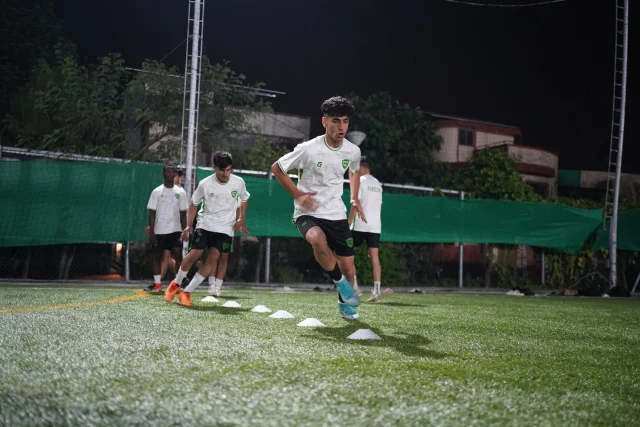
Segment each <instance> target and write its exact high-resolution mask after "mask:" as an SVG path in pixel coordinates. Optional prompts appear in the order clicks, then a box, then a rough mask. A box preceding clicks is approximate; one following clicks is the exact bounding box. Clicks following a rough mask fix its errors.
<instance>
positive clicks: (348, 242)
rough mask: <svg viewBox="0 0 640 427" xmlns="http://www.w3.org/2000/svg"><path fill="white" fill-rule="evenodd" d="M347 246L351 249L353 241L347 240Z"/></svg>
mask: <svg viewBox="0 0 640 427" xmlns="http://www.w3.org/2000/svg"><path fill="white" fill-rule="evenodd" d="M347 246H349V247H350V248H352V247H353V239H352V238H351V237H349V238H348V239H347Z"/></svg>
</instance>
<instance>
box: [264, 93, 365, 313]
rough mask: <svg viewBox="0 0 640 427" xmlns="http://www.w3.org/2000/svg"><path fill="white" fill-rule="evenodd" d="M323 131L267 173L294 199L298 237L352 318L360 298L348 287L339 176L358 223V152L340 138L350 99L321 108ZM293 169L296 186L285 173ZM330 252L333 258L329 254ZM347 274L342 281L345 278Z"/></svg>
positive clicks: (350, 255)
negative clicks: (346, 182) (345, 184)
mask: <svg viewBox="0 0 640 427" xmlns="http://www.w3.org/2000/svg"><path fill="white" fill-rule="evenodd" d="M321 111H322V114H323V116H322V125H323V126H324V127H325V129H326V132H325V134H324V135H321V136H318V137H316V138H314V139H312V140H310V141H307V142H303V143H301V144H299V145H297V146H296V148H295V149H294V150H293V151H292V152H291V153H288V154H286V155H284V156H283V157H281V158H280V159H279V160H278V161H277V162H275V163H274V164H273V166H272V167H271V170H272V172H273V174H274V176H275V177H276V179H277V180H278V181H279V182H280V184H281V185H282V186H283V187H284V188H285V190H287V192H289V194H291V196H293V199H294V208H295V210H294V213H293V219H294V222H295V224H296V226H297V227H298V230H299V231H300V234H302V236H303V237H304V238H305V240H306V241H307V242H309V244H311V246H312V247H313V255H314V257H315V259H316V261H318V264H320V266H322V268H323V269H325V270H326V271H327V272H328V273H329V276H330V277H331V279H333V282H334V283H335V284H336V287H337V288H338V309H339V311H340V313H341V314H342V316H343V317H345V318H346V319H357V318H358V317H359V315H358V313H357V312H356V310H355V309H354V307H357V306H358V305H360V299H359V298H358V295H357V294H356V293H355V291H354V290H353V288H352V287H351V283H353V277H354V274H355V267H354V262H353V259H354V254H355V253H354V251H353V240H352V238H351V230H350V229H349V223H348V221H347V209H346V207H345V205H344V203H342V190H343V178H344V174H345V172H346V171H347V170H348V171H349V183H350V189H351V194H352V195H354V198H353V200H351V205H352V206H353V209H355V210H356V213H357V214H358V215H359V216H360V218H361V219H362V220H363V221H366V218H365V215H364V212H363V210H362V207H361V206H360V203H359V202H358V200H357V195H358V188H359V186H360V180H359V179H358V177H357V175H356V173H357V172H358V170H359V169H360V149H359V148H358V147H357V146H356V145H355V144H352V143H351V142H349V141H348V140H346V139H345V137H344V136H345V134H346V133H347V129H349V116H351V114H352V113H353V105H352V104H351V101H349V100H348V99H346V98H343V97H339V96H336V97H333V98H330V99H327V100H326V101H324V103H323V104H322V107H321ZM293 169H298V185H297V186H296V185H295V184H294V183H293V181H292V180H291V178H290V177H289V175H287V172H288V171H289V170H293ZM334 253H335V255H334ZM345 276H346V277H345Z"/></svg>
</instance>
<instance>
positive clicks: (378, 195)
mask: <svg viewBox="0 0 640 427" xmlns="http://www.w3.org/2000/svg"><path fill="white" fill-rule="evenodd" d="M358 199H360V205H361V206H362V210H363V211H364V215H365V217H366V218H367V222H366V223H365V222H364V221H362V220H361V219H360V218H359V217H358V216H357V215H356V220H355V226H354V227H353V229H354V230H355V231H362V232H366V233H377V234H380V232H381V230H382V223H381V221H380V211H381V210H382V185H381V184H380V181H378V180H377V179H375V178H374V177H373V176H371V175H369V174H367V175H363V176H361V177H360V191H359V192H358Z"/></svg>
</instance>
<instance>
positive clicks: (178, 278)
mask: <svg viewBox="0 0 640 427" xmlns="http://www.w3.org/2000/svg"><path fill="white" fill-rule="evenodd" d="M187 273H188V271H182V267H180V268H179V269H178V274H177V275H176V278H175V279H173V281H174V282H176V285H181V284H182V281H183V280H184V278H185V277H187Z"/></svg>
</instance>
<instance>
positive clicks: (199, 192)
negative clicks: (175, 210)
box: [191, 182, 204, 206]
mask: <svg viewBox="0 0 640 427" xmlns="http://www.w3.org/2000/svg"><path fill="white" fill-rule="evenodd" d="M203 199H204V186H203V185H202V182H200V185H198V188H196V191H194V192H193V195H192V196H191V203H192V204H193V205H194V206H198V204H200V202H201V201H202V200H203Z"/></svg>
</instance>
